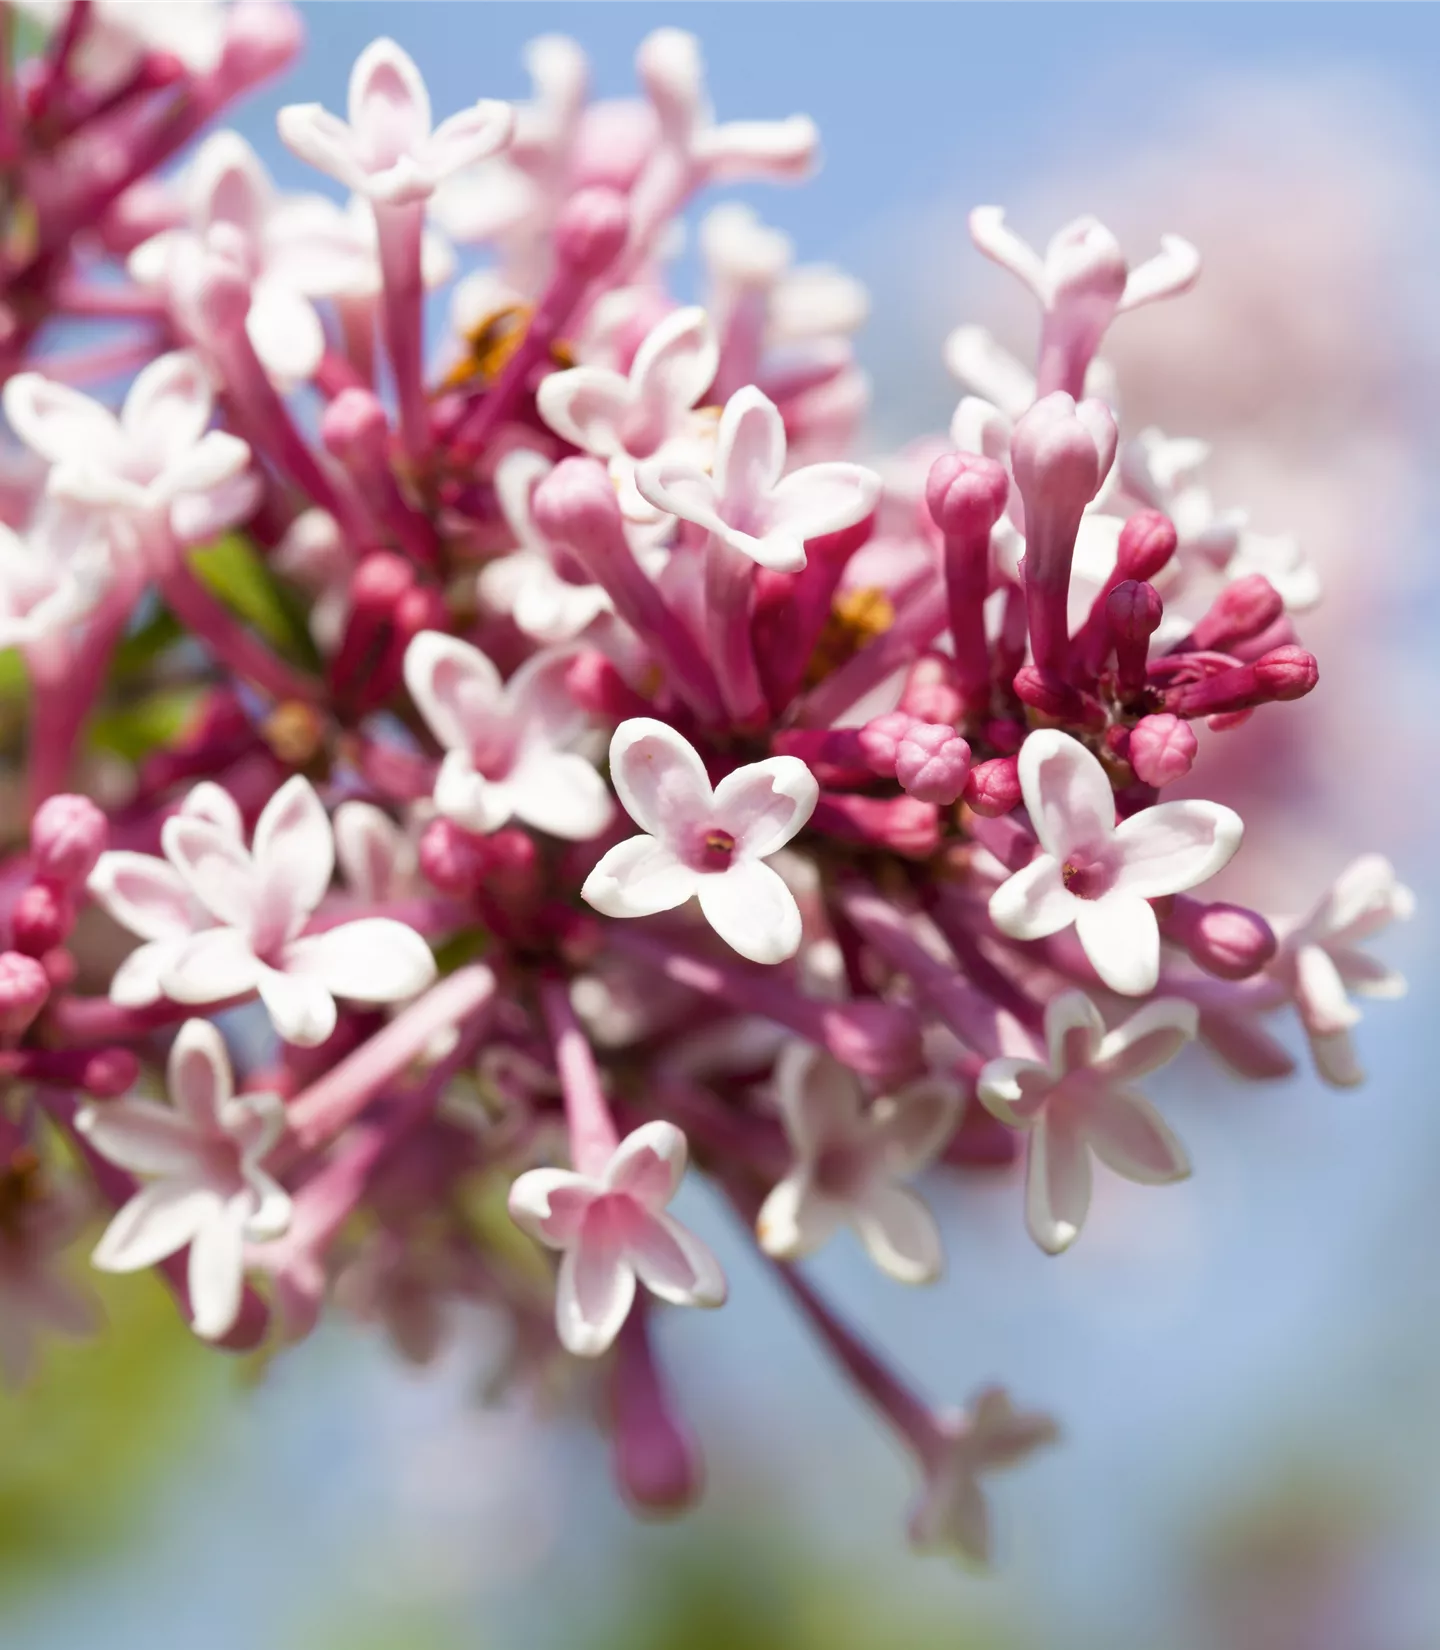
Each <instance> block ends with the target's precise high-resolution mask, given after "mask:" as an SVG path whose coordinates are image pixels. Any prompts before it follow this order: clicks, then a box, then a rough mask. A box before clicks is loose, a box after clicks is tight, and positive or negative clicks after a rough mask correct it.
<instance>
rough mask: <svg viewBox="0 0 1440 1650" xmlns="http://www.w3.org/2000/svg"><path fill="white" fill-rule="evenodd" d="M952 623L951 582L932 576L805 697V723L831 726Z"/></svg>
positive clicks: (802, 715) (801, 710) (801, 713)
mask: <svg viewBox="0 0 1440 1650" xmlns="http://www.w3.org/2000/svg"><path fill="white" fill-rule="evenodd" d="M948 621H949V603H948V601H947V600H946V594H945V586H944V585H943V584H942V583H941V581H940V580H939V579H937V578H927V579H926V581H925V583H924V584H923V585H922V586H921V588H920V589H919V590H917V591H914V592H912V594H911V595H910V597H909V599H908V600H907V601H906V602H905V604H904V606H903V607H902V608H901V610H900V611H899V612H898V613H897V614H896V616H895V622H894V624H892V625H891V626H890V628H889V629H888V630H887V631H886V632H885V633H884V634H883V635H881V636H877V637H876V638H875V639H874V641H872V642H867V643H866V644H865V646H864V647H862V648H861V649H860V651H859V652H858V653H857V654H856V655H855V656H854V658H852V659H847V660H846V661H845V663H844V664H843V665H841V666H840V668H839V670H837V671H835V672H834V673H833V674H831V675H829V676H827V677H826V678H825V680H824V681H823V682H821V683H820V684H819V685H818V686H817V687H814V688H812V689H811V690H810V692H809V693H807V694H806V695H805V697H804V698H803V699H802V700H801V701H800V703H799V706H798V707H797V711H798V714H797V720H798V721H799V723H800V724H801V726H802V727H812V728H813V727H828V726H830V725H831V724H832V723H833V722H835V721H837V720H838V719H839V718H840V717H842V716H844V715H845V713H846V712H847V711H848V710H850V709H851V707H852V706H853V705H855V704H857V703H858V702H859V701H860V700H861V699H863V698H864V697H865V695H866V694H867V693H870V692H872V691H873V690H874V689H876V688H878V687H879V686H880V684H881V683H882V682H884V681H885V679H886V678H887V677H889V676H894V675H895V674H896V673H897V672H899V671H901V670H903V669H904V668H905V666H906V665H908V664H909V663H910V662H911V660H912V659H914V658H915V657H916V656H917V655H918V654H921V653H923V652H924V651H925V649H926V648H927V647H929V645H930V644H931V642H933V641H934V640H935V638H936V637H937V636H938V635H939V634H940V632H941V631H942V630H944V628H945V626H946V624H947V623H948Z"/></svg>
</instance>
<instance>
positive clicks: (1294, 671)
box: [1251, 647, 1320, 699]
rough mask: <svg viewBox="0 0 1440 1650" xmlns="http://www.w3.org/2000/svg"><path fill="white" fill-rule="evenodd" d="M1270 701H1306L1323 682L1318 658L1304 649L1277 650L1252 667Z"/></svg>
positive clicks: (1257, 681)
mask: <svg viewBox="0 0 1440 1650" xmlns="http://www.w3.org/2000/svg"><path fill="white" fill-rule="evenodd" d="M1251 668H1252V669H1253V670H1254V672H1255V681H1256V683H1257V685H1258V686H1259V687H1260V688H1262V689H1263V690H1264V692H1265V696H1266V697H1267V698H1269V699H1303V698H1304V697H1305V695H1306V694H1307V693H1309V691H1310V690H1311V688H1313V687H1314V686H1315V684H1316V683H1317V682H1318V681H1319V680H1320V666H1319V665H1318V664H1316V662H1315V655H1314V654H1313V653H1307V652H1306V651H1305V649H1304V648H1303V647H1277V648H1274V649H1272V650H1271V651H1270V652H1269V653H1267V654H1266V655H1265V656H1264V657H1263V658H1261V659H1257V660H1256V661H1255V663H1254V665H1253V666H1252V667H1251Z"/></svg>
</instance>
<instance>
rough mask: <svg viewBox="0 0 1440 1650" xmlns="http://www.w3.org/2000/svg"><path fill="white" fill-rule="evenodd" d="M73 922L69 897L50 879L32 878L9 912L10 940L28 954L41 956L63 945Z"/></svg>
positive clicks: (72, 908) (17, 948) (18, 949)
mask: <svg viewBox="0 0 1440 1650" xmlns="http://www.w3.org/2000/svg"><path fill="white" fill-rule="evenodd" d="M74 926H75V907H74V905H73V903H72V902H71V900H70V897H69V896H68V895H67V894H66V893H65V892H64V891H63V890H61V889H60V888H58V887H56V886H55V885H54V884H53V883H49V882H33V883H31V885H30V886H29V887H28V888H27V889H25V890H24V892H23V893H22V894H21V895H20V897H19V899H17V900H16V901H15V905H14V908H13V909H12V910H11V912H10V940H11V943H12V944H13V945H14V947H15V949H16V950H17V951H23V952H24V953H25V955H26V956H27V957H43V956H44V955H45V953H46V952H47V951H53V950H54V949H55V947H56V946H58V945H62V944H63V943H64V942H65V940H66V938H67V937H68V936H69V933H70V930H71V929H72V928H73V927H74Z"/></svg>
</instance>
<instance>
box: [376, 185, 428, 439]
mask: <svg viewBox="0 0 1440 1650" xmlns="http://www.w3.org/2000/svg"><path fill="white" fill-rule="evenodd" d="M371 204H372V206H373V208H374V212H375V233H376V235H377V237H378V239H379V245H380V275H381V279H382V280H383V282H384V293H383V296H382V298H381V302H380V330H381V333H382V334H383V336H384V339H385V349H386V352H387V353H388V355H389V357H390V372H391V375H392V377H393V379H394V383H395V402H396V405H397V407H398V408H399V412H400V441H401V445H402V446H403V447H404V449H405V454H406V456H407V457H408V458H409V460H410V462H411V463H412V464H419V463H420V462H421V461H422V460H423V459H424V458H425V456H426V454H427V453H428V452H429V450H430V440H431V432H430V406H429V402H428V401H427V400H426V396H425V284H424V281H423V279H422V278H421V273H420V254H421V242H422V240H423V238H424V233H425V207H424V204H423V203H418V202H406V203H404V204H403V205H400V206H389V205H383V204H381V203H380V202H378V201H374V202H372V203H371Z"/></svg>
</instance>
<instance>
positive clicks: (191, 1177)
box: [75, 1020, 290, 1340]
mask: <svg viewBox="0 0 1440 1650" xmlns="http://www.w3.org/2000/svg"><path fill="white" fill-rule="evenodd" d="M167 1086H168V1088H169V1093H170V1099H171V1102H172V1103H171V1104H170V1105H168V1106H164V1105H161V1104H159V1102H157V1101H154V1100H145V1099H140V1098H138V1097H135V1096H130V1097H128V1098H126V1099H124V1100H108V1101H106V1102H105V1103H104V1104H103V1105H92V1106H86V1107H84V1108H83V1109H82V1110H81V1111H80V1112H79V1113H78V1115H77V1116H76V1119H75V1126H76V1128H77V1129H78V1130H79V1131H80V1133H81V1134H82V1135H83V1136H84V1137H85V1139H86V1140H87V1141H88V1142H89V1143H90V1145H91V1146H93V1147H94V1149H95V1150H96V1151H97V1152H99V1154H100V1155H101V1156H102V1157H105V1158H108V1159H109V1161H110V1162H112V1163H115V1164H118V1165H119V1166H120V1167H121V1168H122V1169H128V1170H130V1172H131V1173H132V1174H137V1175H140V1176H142V1177H144V1179H145V1180H147V1181H148V1184H147V1185H145V1186H143V1187H142V1188H141V1189H140V1190H139V1191H137V1192H136V1193H135V1195H134V1196H133V1197H132V1198H131V1199H130V1201H129V1202H128V1203H126V1204H125V1205H124V1207H123V1208H121V1209H120V1210H119V1212H118V1213H117V1214H116V1215H115V1218H114V1219H113V1220H112V1221H111V1222H110V1224H109V1226H108V1227H106V1229H105V1233H104V1235H103V1236H102V1237H101V1239H100V1242H99V1243H98V1244H97V1245H96V1248H95V1253H94V1256H93V1257H92V1258H93V1260H94V1263H95V1265H96V1266H98V1267H99V1268H100V1269H101V1271H103V1272H138V1271H140V1270H142V1269H143V1268H144V1267H147V1266H154V1265H155V1263H156V1262H157V1261H162V1260H164V1259H165V1258H166V1257H167V1256H168V1255H173V1254H175V1253H176V1252H177V1251H179V1250H181V1249H183V1248H184V1247H185V1246H186V1245H187V1244H188V1245H189V1246H190V1260H189V1267H188V1271H187V1282H188V1285H189V1293H190V1313H191V1319H192V1322H193V1324H194V1327H195V1332H196V1334H197V1335H203V1336H204V1337H205V1338H206V1339H207V1340H214V1339H218V1338H219V1337H221V1336H223V1335H225V1334H226V1333H227V1332H228V1331H229V1330H230V1329H231V1327H232V1326H233V1325H234V1322H235V1319H236V1316H237V1315H238V1313H239V1310H240V1300H241V1294H242V1290H243V1288H244V1282H245V1245H246V1243H247V1242H254V1241H259V1240H263V1239H266V1238H273V1237H277V1236H278V1235H279V1234H280V1233H281V1232H283V1231H284V1230H285V1228H286V1226H287V1225H288V1224H289V1220H290V1198H289V1195H288V1194H287V1193H286V1192H285V1191H284V1189H283V1188H282V1187H281V1186H280V1185H278V1184H277V1183H276V1181H275V1180H274V1179H273V1178H272V1177H271V1176H270V1175H269V1174H267V1173H266V1171H265V1169H264V1167H263V1164H264V1161H265V1157H266V1154H267V1153H268V1152H269V1151H270V1149H271V1147H272V1146H273V1145H274V1144H275V1142H276V1140H278V1139H279V1137H280V1133H281V1131H282V1129H283V1128H284V1126H285V1111H284V1107H283V1105H282V1104H281V1102H280V1099H279V1097H278V1096H277V1095H274V1094H236V1093H235V1085H234V1080H233V1078H232V1076H231V1072H230V1059H229V1056H228V1055H227V1053H226V1051H225V1043H224V1040H223V1039H222V1038H221V1036H220V1033H219V1032H218V1031H217V1030H216V1029H215V1027H214V1026H213V1025H211V1024H209V1023H208V1022H207V1021H205V1020H187V1021H186V1022H185V1024H184V1025H183V1026H181V1028H180V1031H179V1034H178V1035H177V1037H176V1038H175V1042H174V1044H173V1045H172V1047H171V1050H170V1060H169V1065H168V1068H167Z"/></svg>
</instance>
